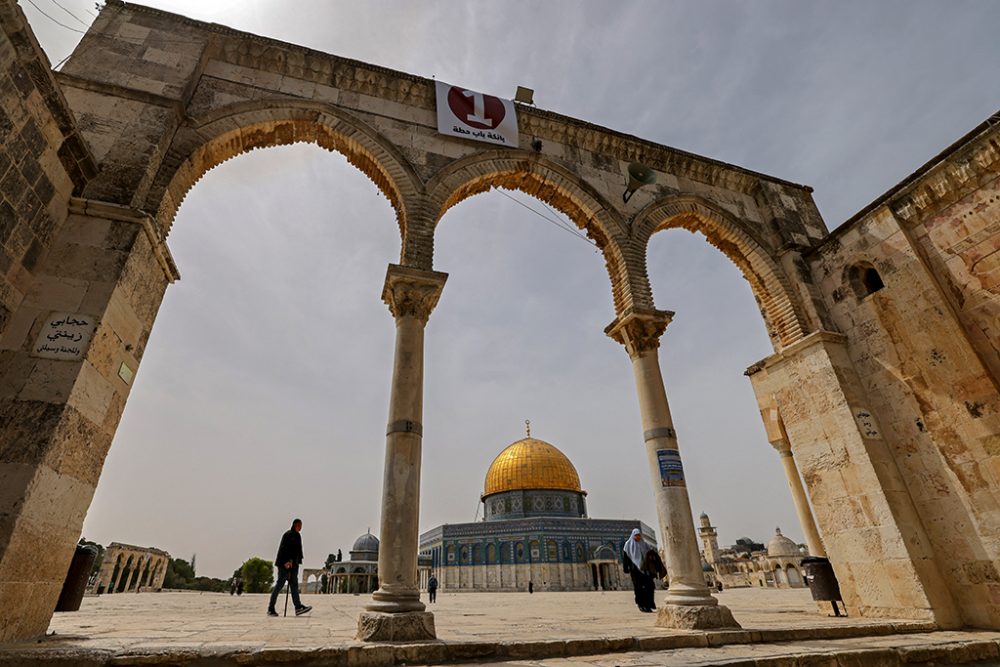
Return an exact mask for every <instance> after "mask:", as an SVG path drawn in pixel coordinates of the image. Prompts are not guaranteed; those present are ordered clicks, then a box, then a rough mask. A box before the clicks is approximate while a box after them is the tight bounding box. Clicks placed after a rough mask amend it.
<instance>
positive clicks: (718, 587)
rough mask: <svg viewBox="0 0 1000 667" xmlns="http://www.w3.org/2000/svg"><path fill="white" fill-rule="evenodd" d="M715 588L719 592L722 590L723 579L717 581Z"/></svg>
mask: <svg viewBox="0 0 1000 667" xmlns="http://www.w3.org/2000/svg"><path fill="white" fill-rule="evenodd" d="M715 590H716V591H717V592H719V593H721V592H722V580H721V579H720V580H719V581H716V582H715Z"/></svg>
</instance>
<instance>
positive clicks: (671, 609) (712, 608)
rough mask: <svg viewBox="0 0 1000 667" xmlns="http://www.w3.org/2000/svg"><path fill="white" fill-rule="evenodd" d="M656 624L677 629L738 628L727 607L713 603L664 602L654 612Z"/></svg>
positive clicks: (738, 625) (739, 626)
mask: <svg viewBox="0 0 1000 667" xmlns="http://www.w3.org/2000/svg"><path fill="white" fill-rule="evenodd" d="M656 625H657V627H660V628H674V629H677V630H719V629H726V628H732V629H739V628H741V627H743V626H741V625H740V624H739V623H737V622H736V619H735V618H733V612H731V611H729V607H726V606H724V605H721V604H715V605H681V604H665V605H663V606H661V607H660V608H659V610H658V611H657V612H656Z"/></svg>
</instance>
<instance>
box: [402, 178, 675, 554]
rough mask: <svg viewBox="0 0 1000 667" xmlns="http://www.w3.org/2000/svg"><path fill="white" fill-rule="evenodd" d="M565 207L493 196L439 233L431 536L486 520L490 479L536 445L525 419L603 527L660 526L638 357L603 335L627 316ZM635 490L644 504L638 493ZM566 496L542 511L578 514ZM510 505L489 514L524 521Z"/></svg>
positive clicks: (445, 219) (430, 398)
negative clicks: (514, 449)
mask: <svg viewBox="0 0 1000 667" xmlns="http://www.w3.org/2000/svg"><path fill="white" fill-rule="evenodd" d="M561 205H562V204H560V201H559V199H558V198H557V197H555V196H553V197H551V198H550V199H548V200H547V201H542V200H540V199H537V198H535V197H533V196H530V195H528V194H526V193H524V192H521V191H518V190H493V191H489V192H482V193H480V194H477V195H475V196H470V197H468V198H465V199H462V200H461V201H459V202H458V203H457V204H455V205H453V206H451V207H450V208H448V210H447V211H446V212H445V213H444V215H443V216H442V217H441V219H440V220H439V222H438V223H437V226H436V229H435V241H434V268H435V269H436V270H438V271H444V272H448V274H449V277H448V283H447V285H446V287H445V289H444V292H443V295H442V297H441V300H440V302H439V303H438V306H437V307H436V308H435V311H434V313H433V315H432V316H431V319H430V323H429V325H428V331H429V332H430V331H433V335H428V336H427V338H426V346H427V348H426V358H427V361H426V363H427V368H428V369H429V372H428V376H427V380H426V384H425V387H424V391H425V395H424V421H425V423H426V424H431V423H433V424H434V425H435V426H434V430H435V446H434V447H429V446H425V447H424V449H423V456H424V466H423V470H422V475H423V491H424V493H423V495H422V498H421V515H422V516H421V524H422V526H434V525H437V524H439V523H446V522H454V521H456V520H464V521H472V520H473V519H474V517H475V516H476V514H475V512H476V509H477V508H476V506H474V505H473V503H474V502H475V501H476V499H478V498H479V497H480V496H481V494H482V493H483V487H482V483H483V477H482V475H483V473H484V472H485V471H486V469H487V467H488V466H489V465H490V461H491V460H492V459H493V457H495V456H496V455H497V453H498V452H499V451H501V450H502V449H503V448H504V447H506V446H507V445H509V444H510V443H512V442H514V441H516V440H518V439H520V438H523V437H525V435H526V433H525V427H524V421H525V419H530V420H531V433H532V437H536V436H537V437H538V438H540V439H542V440H545V441H546V442H550V443H552V444H553V445H555V446H556V447H558V448H559V449H560V450H562V451H563V452H564V453H565V454H566V456H568V457H569V458H570V459H571V460H572V462H573V464H574V465H575V466H576V468H577V470H578V471H579V474H580V478H581V481H582V485H583V488H584V489H586V490H587V491H588V492H590V493H591V495H590V496H589V497H588V499H587V505H586V508H585V509H586V510H587V511H588V512H589V514H590V515H591V516H599V517H630V518H632V517H634V518H639V519H641V520H642V521H644V522H645V523H647V524H648V525H654V524H655V522H656V518H655V507H654V505H653V502H652V499H651V496H650V494H649V488H648V483H647V480H648V476H649V473H648V470H647V469H646V467H645V466H646V462H645V456H644V454H643V450H642V441H641V437H639V436H636V434H635V420H634V419H633V418H631V417H632V416H633V415H634V414H635V388H634V385H633V382H632V377H631V375H630V371H629V364H628V357H627V356H626V355H625V354H624V352H623V351H622V348H621V346H620V345H619V344H617V343H615V342H614V341H612V340H611V339H609V338H608V337H607V336H606V335H605V334H604V328H605V327H606V326H607V325H608V323H609V322H610V321H611V320H612V319H613V318H614V317H615V308H614V302H613V299H612V290H611V283H610V280H609V277H608V270H607V267H606V259H605V257H604V255H603V254H602V252H601V251H600V250H599V249H598V248H596V247H595V246H594V244H593V243H591V242H589V241H587V240H585V239H584V238H580V237H579V236H577V235H576V234H575V233H570V232H569V231H567V229H566V226H570V227H572V229H574V230H576V231H577V233H580V234H583V232H582V231H580V230H579V229H578V227H577V226H576V225H575V223H574V222H573V221H571V220H570V219H569V217H568V216H567V214H566V213H565V212H563V211H562V210H561V209H560V208H559V206H561ZM529 208H530V209H533V210H529ZM554 220H558V221H561V224H560V225H557V224H556V223H555V222H553V221H554ZM430 369H433V372H430ZM425 437H426V436H425ZM627 443H628V444H630V445H631V446H628V444H627ZM456 470H461V471H463V474H455V473H454V471H456ZM628 478H632V479H639V480H642V482H643V484H644V485H645V486H644V487H643V489H644V491H645V493H644V494H635V495H634V496H633V495H629V494H628V491H627V490H626V489H624V488H623V486H625V485H622V484H621V480H622V479H628ZM444 489H447V492H443V490H444ZM598 490H599V493H598ZM557 495H558V494H556V495H552V496H551V497H548V496H544V497H540V498H538V501H539V502H541V503H542V506H543V509H544V508H545V507H546V506H547V504H548V503H549V502H551V503H552V507H555V506H556V503H557V502H559V503H563V505H562V507H563V509H564V510H567V511H568V509H567V505H566V502H568V501H567V499H566V498H564V497H562V496H559V497H557ZM626 495H627V496H628V498H629V500H628V501H627V502H624V501H623V500H622V498H623V497H625V496H626ZM456 497H457V498H467V499H468V505H467V506H466V508H467V509H464V508H463V509H462V511H463V512H467V514H465V515H464V516H462V515H459V516H456V515H455V504H454V500H453V499H454V498H456ZM535 500H536V499H535V498H532V499H531V502H532V503H534V502H535ZM511 501H512V499H511V498H508V497H500V496H498V497H497V498H495V499H494V505H493V506H492V507H489V508H488V509H489V510H490V511H491V512H493V511H506V512H511V511H513V512H518V511H520V509H519V508H516V507H513V506H512V505H510V504H508V503H511ZM577 508H579V509H580V511H582V510H583V509H584V508H583V507H582V506H581V505H580V504H579V503H577ZM483 509H484V508H483V507H482V506H481V507H480V513H479V518H482V516H483V513H482V510H483ZM542 557H543V558H544V553H543V556H542Z"/></svg>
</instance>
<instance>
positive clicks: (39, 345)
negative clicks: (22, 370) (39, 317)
mask: <svg viewBox="0 0 1000 667" xmlns="http://www.w3.org/2000/svg"><path fill="white" fill-rule="evenodd" d="M96 326H97V320H96V318H93V317H91V316H90V315H79V314H77V315H74V314H72V313H52V314H51V315H49V317H48V319H47V320H45V324H43V325H42V330H41V331H40V332H39V334H38V338H37V339H35V346H34V347H33V348H31V355H32V356H34V357H41V358H43V359H61V360H65V361H79V360H80V359H83V356H84V355H85V354H86V353H87V347H88V346H89V345H90V337H91V336H93V335H94V329H95V328H96Z"/></svg>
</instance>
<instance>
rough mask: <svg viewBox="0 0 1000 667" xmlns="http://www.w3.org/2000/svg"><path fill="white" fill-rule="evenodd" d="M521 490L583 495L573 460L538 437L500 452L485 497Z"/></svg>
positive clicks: (489, 474) (522, 441) (488, 472)
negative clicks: (559, 491)
mask: <svg viewBox="0 0 1000 667" xmlns="http://www.w3.org/2000/svg"><path fill="white" fill-rule="evenodd" d="M520 489H551V490H563V491H575V492H577V493H583V489H581V488H580V476H579V475H578V474H577V472H576V468H575V467H573V464H572V463H571V462H570V460H569V458H568V457H567V456H566V455H565V454H563V453H562V452H561V451H559V449H557V448H556V447H555V446H553V445H550V444H549V443H547V442H545V441H544V440H538V439H537V438H523V439H522V440H518V441H517V442H514V443H512V444H511V445H509V446H508V447H507V448H506V449H504V450H503V451H502V452H500V453H499V454H498V455H497V457H496V458H495V459H493V463H491V464H490V468H489V470H488V471H487V472H486V483H485V485H484V487H483V497H484V498H486V497H487V496H491V495H493V494H495V493H503V492H504V491H515V490H520Z"/></svg>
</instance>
